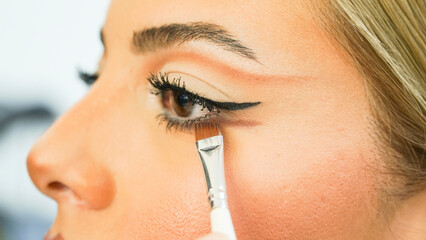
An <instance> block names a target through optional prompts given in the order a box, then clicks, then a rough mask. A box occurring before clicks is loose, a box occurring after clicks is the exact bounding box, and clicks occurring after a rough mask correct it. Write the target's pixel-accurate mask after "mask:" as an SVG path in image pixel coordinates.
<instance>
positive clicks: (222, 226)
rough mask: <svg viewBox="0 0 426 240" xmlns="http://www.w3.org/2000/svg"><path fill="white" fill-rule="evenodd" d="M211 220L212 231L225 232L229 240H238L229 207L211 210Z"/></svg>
mask: <svg viewBox="0 0 426 240" xmlns="http://www.w3.org/2000/svg"><path fill="white" fill-rule="evenodd" d="M210 221H211V224H212V232H214V233H223V234H225V235H226V236H227V237H228V239H229V240H237V237H236V236H235V231H234V225H233V224H232V219H231V213H230V212H229V209H227V208H221V207H218V208H214V209H213V210H211V212H210Z"/></svg>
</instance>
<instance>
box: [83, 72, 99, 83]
mask: <svg viewBox="0 0 426 240" xmlns="http://www.w3.org/2000/svg"><path fill="white" fill-rule="evenodd" d="M78 76H79V77H80V79H81V80H83V82H85V83H86V84H87V86H91V85H92V84H93V83H95V81H96V80H97V79H98V78H99V74H98V73H87V72H84V71H83V70H78Z"/></svg>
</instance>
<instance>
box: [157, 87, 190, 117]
mask: <svg viewBox="0 0 426 240" xmlns="http://www.w3.org/2000/svg"><path fill="white" fill-rule="evenodd" d="M163 106H164V107H165V108H166V109H169V111H172V112H175V113H176V114H177V115H178V116H179V117H188V116H189V115H191V113H192V110H193V109H194V103H193V102H192V101H191V99H190V97H189V96H188V94H185V93H179V92H178V93H175V92H173V91H166V92H164V95H163Z"/></svg>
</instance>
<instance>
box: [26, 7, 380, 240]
mask: <svg viewBox="0 0 426 240" xmlns="http://www.w3.org/2000/svg"><path fill="white" fill-rule="evenodd" d="M305 4H306V3H305V2H304V1H299V0H294V1H292V0H289V1H230V0H226V1H215V2H214V4H212V3H211V2H209V1H204V2H200V1H195V0H184V1H179V4H177V3H176V2H175V1H167V0H157V1H141V0H126V1H114V0H113V1H112V3H111V8H110V10H109V13H108V17H107V19H106V22H105V25H104V27H103V31H104V38H105V39H104V41H105V45H106V51H105V53H104V55H103V56H102V58H101V60H100V64H99V66H100V68H99V71H100V78H99V79H98V80H97V82H96V83H95V84H94V85H93V86H92V87H91V90H90V92H89V93H88V94H87V95H86V96H85V97H84V98H83V99H82V100H81V101H80V102H78V103H77V104H76V105H75V106H74V107H73V108H71V109H70V110H69V111H68V112H67V113H66V114H65V115H63V116H62V117H61V118H60V119H58V120H57V121H56V123H55V124H54V125H53V126H52V127H51V128H50V129H49V130H48V131H47V132H46V133H45V134H44V135H43V136H42V137H41V138H40V139H39V140H38V142H37V143H36V144H35V145H34V147H33V148H32V150H31V152H30V154H29V156H28V171H29V174H30V176H31V178H32V179H33V181H34V183H35V185H36V186H37V187H38V188H39V189H40V191H42V192H43V193H44V194H46V195H48V196H49V197H51V198H53V199H54V200H56V201H57V202H58V215H57V218H56V221H55V223H54V224H53V226H52V228H51V230H50V233H51V234H52V235H55V234H57V233H61V235H62V236H63V237H64V239H93V240H96V239H196V238H198V237H201V236H203V235H206V234H208V233H209V231H210V225H209V224H210V223H209V210H210V206H209V203H208V201H207V194H206V191H207V190H206V184H205V177H204V172H203V169H202V165H201V162H200V159H199V157H198V154H197V152H196V150H195V143H194V142H195V141H194V133H193V131H192V130H186V131H180V130H172V131H165V124H159V122H158V119H156V116H157V115H158V114H160V113H161V112H162V109H161V105H160V104H159V100H158V96H153V95H152V94H150V91H149V86H148V82H147V81H145V79H146V77H147V76H148V75H149V73H150V72H153V71H156V70H159V69H168V70H172V71H176V72H179V73H183V74H186V75H188V76H194V77H195V80H194V79H189V78H188V82H186V84H187V87H188V88H189V89H195V90H196V91H198V92H201V93H204V95H205V96H206V97H207V98H210V99H215V100H230V101H231V100H232V101H237V102H256V101H260V102H261V104H259V105H258V106H256V107H253V108H249V109H246V110H240V111H235V112H226V111H224V112H223V114H224V115H223V116H224V118H225V116H226V119H227V120H226V121H223V122H221V124H220V128H221V132H222V134H223V136H224V139H225V150H224V151H225V175H226V181H227V188H228V198H229V208H230V211H231V214H232V217H233V221H234V226H235V230H236V234H237V237H238V239H292V240H296V239H380V238H382V236H381V235H380V234H379V233H380V232H382V231H381V230H382V229H381V226H382V219H381V218H380V217H379V216H378V212H379V210H380V209H381V207H383V206H380V205H379V197H380V190H379V189H380V187H381V186H380V182H381V180H382V177H381V176H380V175H378V174H376V172H374V171H373V169H375V167H376V166H377V165H379V164H378V163H379V162H380V159H378V158H377V154H376V152H377V150H376V146H375V144H374V141H373V139H372V135H373V134H372V132H373V131H374V130H372V126H371V123H370V122H371V119H372V116H371V113H370V110H369V107H368V102H367V98H366V91H365V88H364V85H363V81H362V78H361V76H360V75H359V73H358V72H357V69H356V67H355V65H354V64H353V62H352V61H351V59H350V58H349V57H348V56H347V55H345V53H344V52H343V50H341V48H339V46H338V45H337V44H336V43H335V42H333V41H332V40H331V39H332V38H331V37H330V36H328V35H327V34H325V33H324V32H323V31H322V30H321V29H320V27H319V26H318V23H317V22H316V21H315V18H314V13H313V11H312V10H311V9H309V8H307V7H306V6H305ZM219 16H220V17H219ZM190 22H210V23H214V24H218V25H221V26H223V27H224V28H225V29H227V31H229V32H230V33H231V34H232V35H233V36H235V37H236V38H238V39H240V40H241V42H243V43H244V44H245V45H246V46H249V47H250V48H251V49H253V50H254V51H255V53H256V56H257V59H258V62H255V61H251V60H248V59H244V58H242V57H241V56H238V55H236V54H234V53H231V52H229V51H225V50H223V49H222V48H219V47H217V46H214V45H212V44H210V43H208V42H205V41H199V42H192V43H186V44H182V45H180V46H174V47H171V48H169V49H166V50H161V51H158V52H152V53H147V54H137V53H135V52H134V51H132V50H131V47H130V43H131V39H132V34H133V32H134V31H138V30H142V29H145V28H149V27H153V26H161V25H163V24H168V23H190ZM197 79H198V80H197ZM200 79H201V80H200ZM183 80H184V81H185V78H183ZM200 81H202V82H207V83H208V84H205V83H201V82H200ZM206 239H220V237H216V238H214V236H210V237H209V238H206Z"/></svg>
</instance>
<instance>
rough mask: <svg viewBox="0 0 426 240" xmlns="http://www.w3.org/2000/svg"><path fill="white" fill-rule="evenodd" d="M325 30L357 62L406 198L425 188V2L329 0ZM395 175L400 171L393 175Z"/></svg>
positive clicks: (390, 163) (385, 152)
mask: <svg viewBox="0 0 426 240" xmlns="http://www.w3.org/2000/svg"><path fill="white" fill-rule="evenodd" d="M326 2H327V3H326V8H325V9H324V8H322V9H321V12H322V13H321V15H322V16H321V17H322V20H324V22H325V25H324V26H325V27H326V30H327V31H328V32H329V33H331V35H332V36H333V37H334V38H335V40H336V41H337V42H338V43H339V44H340V45H341V46H343V48H344V49H345V50H346V51H347V52H348V53H349V55H350V56H351V57H352V59H353V60H354V62H355V64H356V65H357V67H358V69H359V72H360V73H361V75H362V76H363V78H364V80H365V84H366V89H367V94H368V98H369V102H370V105H371V109H372V112H373V114H374V116H375V123H376V125H377V126H378V130H379V131H378V133H379V134H378V136H379V137H380V142H381V143H383V144H384V145H385V146H387V147H385V148H383V149H384V150H383V155H382V156H386V162H387V164H388V166H391V170H392V173H393V176H399V178H398V179H402V182H403V185H404V187H402V188H400V189H399V192H398V193H397V194H398V195H399V196H400V197H401V198H406V197H409V196H411V195H412V194H414V193H417V192H420V191H423V190H426V159H425V152H426V139H425V136H426V117H425V112H426V100H425V97H426V80H425V78H426V74H425V66H426V56H425V48H426V42H425V41H426V34H425V31H426V25H425V19H426V16H425V12H426V9H425V3H424V2H423V1H422V0H412V1H407V0H369V1H364V0H336V1H332V0H330V1H326ZM395 174H396V175H395Z"/></svg>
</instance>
